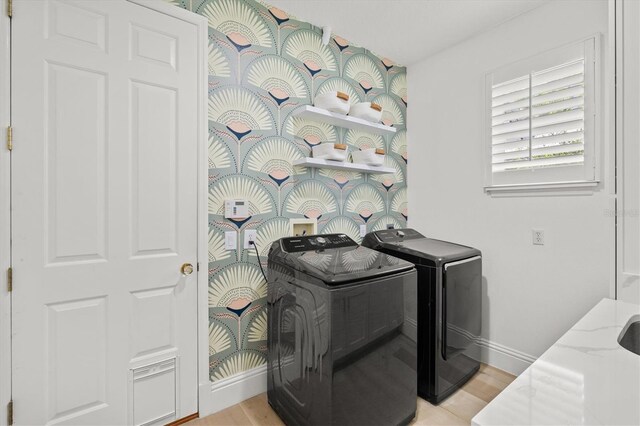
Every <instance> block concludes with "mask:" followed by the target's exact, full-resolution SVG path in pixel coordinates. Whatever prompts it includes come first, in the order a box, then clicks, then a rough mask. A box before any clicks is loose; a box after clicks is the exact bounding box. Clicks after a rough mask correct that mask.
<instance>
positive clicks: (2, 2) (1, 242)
mask: <svg viewBox="0 0 640 426" xmlns="http://www.w3.org/2000/svg"><path fill="white" fill-rule="evenodd" d="M126 1H129V2H131V3H135V4H138V5H140V6H143V7H146V8H148V9H151V10H154V11H156V12H159V13H162V14H165V15H168V16H171V17H174V18H176V19H180V20H182V21H185V22H188V23H190V24H193V25H194V26H195V27H196V28H197V38H198V45H197V47H196V48H197V50H198V57H197V61H198V65H197V66H198V75H197V77H196V78H197V92H198V99H197V102H198V107H197V122H198V133H197V139H198V141H197V142H198V148H197V152H198V173H197V174H198V183H197V185H198V207H197V209H198V217H197V222H198V223H197V232H198V239H197V244H198V247H197V262H198V263H197V264H198V266H199V267H198V269H197V272H196V280H197V286H198V288H197V295H198V300H197V305H198V306H197V309H198V350H197V356H198V408H199V411H200V412H201V413H207V407H206V406H204V407H203V403H205V404H206V402H207V401H208V399H207V398H206V397H207V396H209V392H210V389H211V383H210V380H209V316H208V302H207V298H208V286H209V283H208V260H209V259H208V257H209V255H208V248H207V235H208V220H207V218H208V209H207V203H208V159H207V155H208V150H207V133H208V118H207V117H208V113H207V108H208V103H207V100H208V96H207V86H208V67H207V56H208V54H207V47H208V22H207V19H206V18H205V17H203V16H200V15H198V14H195V13H192V12H190V11H188V10H185V9H182V8H181V7H177V6H174V5H171V4H169V3H167V2H164V1H158V0H126ZM7 4H8V0H0V132H1V133H2V137H0V140H1V141H2V142H1V145H0V426H3V425H6V424H7V406H8V403H9V401H10V400H11V378H12V371H11V293H10V292H9V291H8V288H7V270H8V268H9V267H10V265H11V244H10V236H11V169H10V167H11V155H10V151H9V150H8V149H7V145H6V129H7V127H8V126H10V123H11V99H10V95H11V81H10V70H11V56H10V53H11V49H10V44H11V20H10V19H9V17H8V15H7V12H6V11H7ZM16 136H17V135H16ZM203 397H204V398H203ZM189 414H191V413H189Z"/></svg>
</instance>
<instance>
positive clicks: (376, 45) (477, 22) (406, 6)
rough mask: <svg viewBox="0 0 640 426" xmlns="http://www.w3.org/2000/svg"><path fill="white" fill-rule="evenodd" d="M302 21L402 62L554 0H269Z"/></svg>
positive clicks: (425, 54) (440, 48)
mask: <svg viewBox="0 0 640 426" xmlns="http://www.w3.org/2000/svg"><path fill="white" fill-rule="evenodd" d="M266 1H267V3H269V4H271V5H273V6H276V7H278V8H280V9H282V10H284V11H285V12H287V13H289V14H291V15H293V16H295V17H297V18H298V19H300V20H302V21H307V22H311V23H312V24H314V25H316V26H319V27H323V26H326V25H328V26H330V27H331V28H332V32H333V33H334V34H337V35H339V36H341V37H343V38H346V39H347V40H349V41H350V42H352V43H353V44H356V45H359V46H363V47H366V48H368V49H370V50H371V51H373V52H374V53H376V54H378V55H380V56H383V57H387V58H389V59H392V60H394V61H396V62H398V63H400V64H403V65H410V64H412V63H414V62H416V61H418V60H420V59H423V58H425V57H427V56H430V55H433V54H434V53H437V52H439V51H441V50H443V49H446V48H448V47H451V46H453V45H455V44H457V43H460V42H461V41H463V40H465V39H468V38H470V37H472V36H474V35H476V34H478V33H481V32H484V31H487V30H490V29H491V28H493V27H495V26H496V25H499V24H501V23H503V22H505V21H508V20H509V19H511V18H514V17H515V16H518V15H520V14H522V13H525V12H528V11H530V10H532V9H535V8H536V7H539V6H541V5H542V4H544V3H546V2H547V1H549V0H266Z"/></svg>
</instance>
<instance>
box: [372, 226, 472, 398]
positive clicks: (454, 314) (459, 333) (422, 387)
mask: <svg viewBox="0 0 640 426" xmlns="http://www.w3.org/2000/svg"><path fill="white" fill-rule="evenodd" d="M362 245H363V246H365V247H370V248H373V249H375V250H378V251H380V252H382V253H387V254H390V255H392V256H396V257H399V258H401V259H404V260H407V261H409V262H412V263H413V264H415V266H416V269H417V270H418V395H419V396H420V397H421V398H424V399H426V400H427V401H429V402H432V403H434V404H439V403H440V402H442V401H443V400H444V399H445V398H447V397H448V396H449V395H451V394H452V393H453V392H455V391H456V390H457V389H459V388H460V386H462V385H463V384H464V383H466V382H467V380H469V379H470V378H471V377H472V376H473V375H474V374H475V372H476V371H478V368H479V367H480V362H479V361H478V359H479V354H478V353H477V352H478V350H477V346H476V345H474V344H473V343H474V340H475V339H476V338H477V337H478V336H480V330H481V324H482V310H481V307H482V254H481V253H480V251H479V250H477V249H474V248H471V247H466V246H462V245H459V244H454V243H449V242H446V241H440V240H434V239H431V238H426V237H425V236H424V235H422V234H420V233H419V232H417V231H416V230H414V229H387V230H383V231H375V232H371V233H369V234H367V235H366V237H365V238H364V241H363V243H362Z"/></svg>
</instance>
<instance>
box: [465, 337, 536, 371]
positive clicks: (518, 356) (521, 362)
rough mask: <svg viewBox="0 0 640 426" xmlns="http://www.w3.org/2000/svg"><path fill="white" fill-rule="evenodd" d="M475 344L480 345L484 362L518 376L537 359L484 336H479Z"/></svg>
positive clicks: (481, 358)
mask: <svg viewBox="0 0 640 426" xmlns="http://www.w3.org/2000/svg"><path fill="white" fill-rule="evenodd" d="M475 344H476V345H477V346H478V347H479V351H480V360H481V361H482V362H484V363H485V364H489V365H491V366H492V367H496V368H499V369H500V370H503V371H506V372H507V373H511V374H514V375H516V376H518V375H520V374H521V373H522V372H523V371H524V370H526V369H527V368H529V366H530V365H531V364H533V362H534V361H535V360H536V358H535V357H533V356H531V355H529V354H525V353H524V352H520V351H518V350H516V349H513V348H509V347H507V346H504V345H501V344H499V343H496V342H492V341H490V340H487V339H485V338H483V337H480V338H478V339H477V340H476V342H475Z"/></svg>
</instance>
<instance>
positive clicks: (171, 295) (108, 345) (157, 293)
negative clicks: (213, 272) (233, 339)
mask: <svg viewBox="0 0 640 426" xmlns="http://www.w3.org/2000/svg"><path fill="white" fill-rule="evenodd" d="M13 7H14V10H13V20H12V125H13V129H14V150H13V152H12V218H13V223H12V241H13V255H12V256H13V259H12V262H13V264H12V266H13V271H14V285H15V287H14V292H13V317H12V322H13V337H12V338H13V347H12V351H13V378H12V380H13V390H12V393H13V400H14V410H15V422H16V423H17V424H55V423H64V424H126V423H135V424H144V423H149V422H152V423H153V422H155V423H167V422H169V421H171V420H173V419H175V418H180V417H184V416H187V415H190V414H192V413H195V412H196V411H197V312H196V310H197V304H196V297H197V291H196V284H197V283H196V275H197V274H196V273H195V272H194V273H193V274H192V275H190V276H185V275H183V274H182V273H181V270H180V269H181V265H183V264H185V263H190V264H193V265H194V268H195V266H196V248H197V241H196V240H197V234H196V229H197V220H196V219H197V217H196V216H197V171H196V169H197V125H198V124H197V123H198V121H197V93H196V90H197V71H198V69H197V50H196V46H197V45H198V44H197V28H196V26H195V25H193V24H190V23H187V22H184V21H182V20H179V19H177V18H173V17H170V16H168V15H165V14H162V13H159V12H157V11H152V10H150V9H148V8H146V7H143V6H140V5H136V4H132V3H129V2H127V1H125V0H107V1H99V0H93V1H87V0H81V1H62V0H37V1H34V0H15V1H14V6H13Z"/></svg>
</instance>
